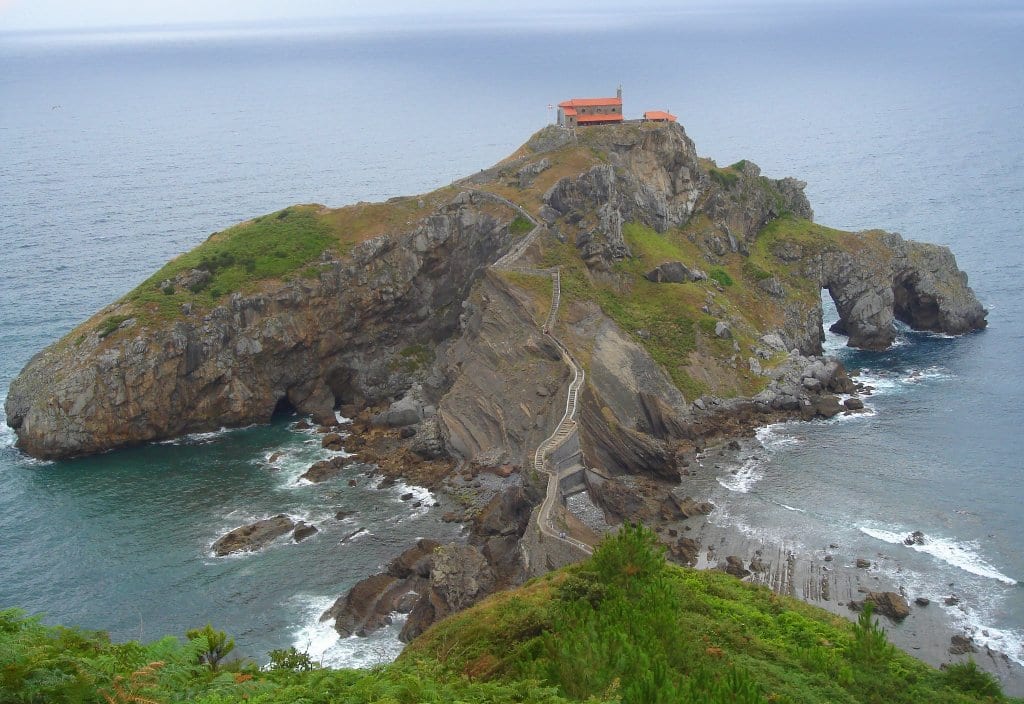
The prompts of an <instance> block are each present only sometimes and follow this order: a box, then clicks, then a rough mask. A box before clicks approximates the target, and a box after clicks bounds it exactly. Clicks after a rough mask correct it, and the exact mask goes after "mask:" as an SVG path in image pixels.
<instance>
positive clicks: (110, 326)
mask: <svg viewBox="0 0 1024 704" xmlns="http://www.w3.org/2000/svg"><path fill="white" fill-rule="evenodd" d="M129 317H131V316H128V315H110V316H107V317H106V318H104V319H103V320H101V321H100V324H99V325H97V326H96V334H97V335H99V336H100V339H101V340H102V339H103V338H105V337H106V336H107V335H110V334H111V333H112V332H114V331H115V330H117V329H118V328H119V327H120V326H121V323H123V322H124V321H126V320H128V318H129Z"/></svg>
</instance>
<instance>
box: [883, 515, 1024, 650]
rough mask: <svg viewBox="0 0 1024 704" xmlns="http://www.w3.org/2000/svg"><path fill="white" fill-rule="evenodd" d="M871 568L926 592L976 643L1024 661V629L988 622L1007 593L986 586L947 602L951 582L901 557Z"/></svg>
mask: <svg viewBox="0 0 1024 704" xmlns="http://www.w3.org/2000/svg"><path fill="white" fill-rule="evenodd" d="M886 533H889V531H886ZM890 537H891V536H890ZM886 542H888V541H886ZM901 543H902V540H901ZM871 571H872V572H874V573H876V574H877V575H879V576H880V577H882V579H884V580H886V581H888V582H890V583H892V584H893V585H899V586H900V587H901V588H903V589H905V590H906V592H907V593H908V594H909V595H910V596H912V597H919V596H923V597H926V598H927V599H929V600H930V601H931V602H932V604H933V605H934V606H937V607H938V608H941V609H942V610H943V611H944V612H945V613H946V615H947V616H948V617H949V619H950V625H951V627H952V628H953V629H954V630H956V631H961V632H964V633H969V634H970V635H971V636H972V637H973V638H974V642H975V645H978V646H982V647H985V646H987V647H989V648H991V649H992V650H996V651H998V652H1000V653H1004V654H1005V655H1006V657H1008V658H1010V659H1011V660H1013V661H1014V662H1016V663H1017V664H1019V665H1024V632H1021V631H1012V630H1006V629H1002V628H997V627H995V626H990V625H988V622H989V621H992V620H993V618H994V615H995V614H998V613H999V612H1001V611H1003V610H1004V609H1005V606H1004V605H1003V596H1004V595H1002V594H999V593H994V592H993V590H991V589H989V590H984V589H983V590H980V591H972V592H971V593H969V594H966V595H964V596H965V598H964V600H963V601H962V602H960V603H958V604H952V605H946V604H945V603H944V599H945V598H946V597H947V596H949V594H950V588H949V585H948V583H947V582H946V581H945V580H943V579H942V578H941V577H938V576H937V575H935V574H924V573H921V572H918V571H917V570H914V569H912V568H909V567H907V566H906V565H903V564H901V563H900V562H899V561H896V560H884V559H883V560H876V561H873V563H872V567H871ZM997 591H998V590H997ZM986 633H987V634H988V635H985V634H986Z"/></svg>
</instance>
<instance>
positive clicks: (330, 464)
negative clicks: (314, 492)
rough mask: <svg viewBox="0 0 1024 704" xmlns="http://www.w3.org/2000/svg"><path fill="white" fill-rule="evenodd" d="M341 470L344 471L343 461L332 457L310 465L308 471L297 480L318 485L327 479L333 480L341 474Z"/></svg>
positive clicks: (340, 458)
mask: <svg viewBox="0 0 1024 704" xmlns="http://www.w3.org/2000/svg"><path fill="white" fill-rule="evenodd" d="M343 469H345V459H344V458H342V457H332V458H331V459H329V460H319V461H317V462H314V463H313V464H311V465H310V467H309V469H307V470H306V471H305V472H303V473H302V475H301V476H300V477H299V479H305V480H306V481H307V482H313V483H314V484H318V483H320V482H325V481H327V480H328V479H333V478H334V477H336V476H338V475H339V474H341V472H342V470H343Z"/></svg>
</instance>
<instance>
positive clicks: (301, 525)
mask: <svg viewBox="0 0 1024 704" xmlns="http://www.w3.org/2000/svg"><path fill="white" fill-rule="evenodd" d="M317 532H319V530H318V529H317V527H316V526H314V525H312V524H310V523H306V522H305V521H295V520H294V519H292V518H291V517H289V516H286V515H285V514H283V513H279V514H278V515H276V516H271V517H270V518H263V519H260V520H258V521H254V522H253V523H249V524H247V525H244V526H239V527H238V528H235V529H234V530H231V531H229V532H227V533H225V534H224V535H222V536H221V537H220V538H218V539H217V541H216V542H215V543H214V544H213V545H212V546H211V547H210V550H212V551H213V554H214V555H216V556H217V557H224V556H225V555H231V554H234V553H239V552H255V551H256V550H261V549H263V548H265V547H266V546H267V545H269V544H270V543H272V542H274V541H275V540H277V539H278V538H280V537H282V536H284V535H287V534H288V533H291V534H292V538H293V539H294V540H295V542H300V541H302V540H305V539H306V538H308V537H310V536H311V535H313V534H315V533H317Z"/></svg>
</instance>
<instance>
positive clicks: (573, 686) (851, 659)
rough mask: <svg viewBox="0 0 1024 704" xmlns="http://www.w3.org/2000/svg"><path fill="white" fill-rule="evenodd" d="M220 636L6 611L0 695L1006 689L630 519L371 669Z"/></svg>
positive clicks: (615, 694) (217, 698)
mask: <svg viewBox="0 0 1024 704" xmlns="http://www.w3.org/2000/svg"><path fill="white" fill-rule="evenodd" d="M214 636H215V634H214V633H213V632H210V633H208V634H207V635H203V634H202V633H200V634H193V640H192V641H190V642H188V643H186V644H182V643H181V642H180V641H178V640H177V639H175V638H165V639H163V640H160V641H157V642H155V643H151V644H148V645H140V644H139V643H135V642H129V643H125V644H111V643H110V642H109V641H108V640H107V639H106V638H105V637H104V636H103V635H102V634H98V633H92V632H85V631H79V630H74V629H64V628H59V627H57V628H55V627H47V626H43V625H41V624H39V623H38V622H37V621H35V620H33V619H25V618H24V617H23V616H21V615H19V614H17V613H15V612H11V611H8V612H0V702H56V701H60V702H103V701H112V702H129V701H136V702H142V701H147V702H185V701H188V702H197V703H198V704H227V703H228V702H242V701H246V702H250V703H256V702H263V703H265V704H283V703H284V702H289V703H292V702H307V703H310V704H312V703H318V702H323V703H325V704H326V703H327V702H353V703H355V702H389V703H399V702H454V701H458V702H467V703H472V702H499V703H500V702H550V703H552V704H554V703H556V702H567V701H587V702H592V703H600V702H629V703H636V704H657V703H658V702H666V703H667V702H701V703H706V704H712V703H718V702H739V703H740V704H743V703H754V702H758V703H760V702H794V703H796V702H800V703H807V704H811V703H817V702H837V703H842V702H879V703H881V702H885V703H887V704H888V703H890V702H892V703H896V704H899V703H901V702H907V703H908V704H909V703H910V702H913V703H915V704H916V703H917V702H940V703H941V702H948V703H950V704H960V703H967V702H986V701H988V702H994V701H1006V700H1004V699H1003V698H1002V697H1001V696H1000V695H999V693H998V687H997V685H996V684H995V683H994V681H993V680H992V678H991V677H990V676H988V675H985V674H984V673H982V672H980V671H978V670H977V669H975V668H973V667H972V666H962V667H957V668H953V669H951V670H949V671H947V672H940V671H939V670H935V669H933V668H931V667H929V666H927V665H925V664H924V663H921V662H919V661H917V660H914V659H913V658H911V657H910V656H908V655H906V654H904V653H902V652H899V651H896V650H895V649H893V648H892V646H890V645H889V644H888V643H886V642H885V640H884V637H882V636H881V635H880V631H879V630H878V629H877V628H876V627H873V626H872V625H871V624H870V619H862V623H861V624H860V625H859V626H858V625H856V624H850V623H849V622H847V621H845V620H843V619H840V618H837V617H835V616H832V615H830V614H828V613H826V612H824V611H822V610H820V609H817V608H815V607H811V606H808V605H806V604H803V603H801V602H798V601H796V600H794V599H789V598H785V597H779V596H777V595H775V594H773V593H772V592H770V591H769V590H767V589H765V588H763V587H755V586H751V585H748V584H744V583H742V582H740V581H738V580H736V579H735V578H733V577H730V576H728V575H724V574H720V573H715V572H696V571H694V570H690V569H684V568H679V567H674V566H670V565H667V564H666V563H665V561H664V559H663V558H662V556H661V553H660V551H659V550H658V548H657V547H656V545H655V543H654V536H653V535H652V534H651V533H650V532H649V531H646V530H645V529H642V528H631V527H626V528H625V529H624V530H623V531H621V532H620V533H619V534H618V535H617V536H615V537H612V538H609V539H607V540H606V541H605V542H604V543H602V545H601V546H600V547H599V548H598V550H597V551H596V553H595V555H594V557H593V558H592V559H590V560H588V561H587V562H584V563H581V564H579V565H576V566H574V567H572V568H569V569H565V570H561V571H559V572H556V573H552V574H549V575H546V576H545V577H543V578H540V579H537V580H534V581H533V582H531V583H529V584H527V585H526V586H524V587H522V588H520V589H517V590H514V591H509V592H502V593H499V594H496V595H494V596H492V597H491V598H490V599H488V600H486V601H484V602H483V603H481V604H479V605H477V606H475V607H473V608H471V609H469V610H467V611H464V612H462V613H460V614H456V615H455V616H453V617H450V618H448V619H446V620H444V621H442V622H440V623H438V624H435V626H433V627H432V628H431V629H430V630H428V631H427V632H426V633H425V634H424V635H423V636H421V637H420V638H419V639H417V640H416V641H414V642H413V643H412V644H411V645H410V646H409V647H408V648H406V650H405V652H404V653H403V654H402V656H401V657H400V658H399V660H398V661H397V662H396V663H394V664H391V665H387V666H384V667H381V668H377V669H375V670H369V671H366V670H362V671H359V670H324V669H319V668H316V667H314V666H311V664H310V663H309V661H308V658H305V657H303V655H302V654H300V653H295V652H291V653H288V652H278V653H277V654H276V655H274V656H273V657H272V659H273V660H274V662H275V663H276V664H277V666H278V667H277V669H274V670H272V671H270V672H267V671H260V670H258V669H256V668H255V667H254V666H252V665H251V664H250V665H247V664H245V663H242V662H239V661H235V662H234V663H230V662H228V661H227V660H224V661H223V663H222V665H221V666H220V667H219V668H214V667H210V666H209V665H208V664H203V663H202V662H200V657H201V656H202V655H203V654H204V653H210V652H213V651H216V649H217V648H218V647H219V648H222V647H223V645H219V646H216V647H211V642H217V640H216V638H214ZM211 638H212V639H213V640H212V641H211ZM221 643H223V641H221ZM206 659H207V660H209V657H207V658H206ZM132 697H135V698H132Z"/></svg>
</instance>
